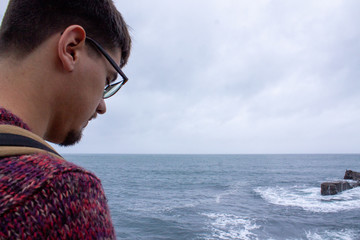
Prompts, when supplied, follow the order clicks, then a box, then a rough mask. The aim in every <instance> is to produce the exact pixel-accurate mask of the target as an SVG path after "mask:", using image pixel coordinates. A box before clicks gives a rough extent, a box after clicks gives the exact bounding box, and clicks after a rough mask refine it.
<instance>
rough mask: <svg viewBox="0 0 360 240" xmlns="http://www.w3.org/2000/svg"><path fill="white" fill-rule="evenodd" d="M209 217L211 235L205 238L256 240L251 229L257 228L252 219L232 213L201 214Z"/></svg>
mask: <svg viewBox="0 0 360 240" xmlns="http://www.w3.org/2000/svg"><path fill="white" fill-rule="evenodd" d="M203 215H204V216H206V217H208V218H209V223H210V229H211V233H212V236H211V237H209V238H206V239H242V240H257V239H258V238H257V237H256V234H254V233H253V232H252V231H253V230H255V229H258V228H259V226H257V225H256V224H255V223H254V221H252V220H250V219H246V218H241V217H239V216H236V215H233V214H220V213H209V214H203Z"/></svg>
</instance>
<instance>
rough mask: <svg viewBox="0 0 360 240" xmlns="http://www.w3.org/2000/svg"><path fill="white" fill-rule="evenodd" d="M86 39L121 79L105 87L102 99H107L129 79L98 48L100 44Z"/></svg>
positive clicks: (102, 50)
mask: <svg viewBox="0 0 360 240" xmlns="http://www.w3.org/2000/svg"><path fill="white" fill-rule="evenodd" d="M86 39H87V40H89V42H91V43H92V44H93V45H94V46H95V47H96V49H98V50H99V51H100V52H101V53H102V55H104V57H105V58H106V59H107V60H108V61H109V63H110V64H111V65H112V66H113V67H114V68H115V70H116V72H118V73H119V74H120V76H121V77H122V79H119V80H114V81H112V82H109V83H107V85H106V86H105V88H104V93H103V98H104V99H106V98H109V97H111V96H113V95H114V94H115V93H117V91H119V90H120V88H121V87H122V86H124V85H125V83H126V82H127V81H128V80H129V79H128V78H127V77H126V75H125V74H124V73H123V71H122V70H121V69H120V67H119V66H118V65H117V64H116V62H115V61H114V60H113V59H112V58H111V57H110V55H109V54H108V53H107V52H106V51H105V49H104V48H102V47H101V46H100V44H99V43H98V42H96V41H95V40H94V39H92V38H89V37H86Z"/></svg>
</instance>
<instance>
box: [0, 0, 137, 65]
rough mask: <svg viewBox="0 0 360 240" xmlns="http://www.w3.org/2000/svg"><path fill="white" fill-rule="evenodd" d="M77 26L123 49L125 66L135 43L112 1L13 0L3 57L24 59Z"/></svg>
mask: <svg viewBox="0 0 360 240" xmlns="http://www.w3.org/2000/svg"><path fill="white" fill-rule="evenodd" d="M73 24H77V25H80V26H82V27H83V28H84V29H85V31H86V34H87V36H89V37H91V38H93V39H96V40H97V41H98V42H99V43H100V44H101V45H102V46H103V47H104V48H106V49H110V50H112V49H114V48H120V49H121V56H122V60H121V66H124V65H125V64H126V62H127V59H128V57H129V54H130V46H131V40H130V36H129V32H128V29H127V25H126V23H125V22H124V20H123V18H122V16H121V14H120V13H119V12H118V11H117V9H116V7H115V6H114V4H113V2H112V0H76V1H69V0H10V2H9V5H8V8H7V11H6V13H5V16H4V18H3V22H2V25H1V28H0V55H1V54H6V55H7V54H12V55H14V54H15V55H16V56H18V57H20V58H22V57H24V56H26V55H27V54H29V53H30V52H31V51H33V50H34V49H35V48H36V47H38V46H39V45H40V44H41V43H42V42H43V41H44V40H45V39H47V38H48V37H49V36H51V35H52V34H54V33H57V32H59V31H63V30H64V29H65V28H66V27H68V26H70V25H73Z"/></svg>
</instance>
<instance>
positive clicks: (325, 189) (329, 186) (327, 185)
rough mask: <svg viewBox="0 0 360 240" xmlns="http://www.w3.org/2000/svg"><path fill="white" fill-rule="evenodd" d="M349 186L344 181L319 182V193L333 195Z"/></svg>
mask: <svg viewBox="0 0 360 240" xmlns="http://www.w3.org/2000/svg"><path fill="white" fill-rule="evenodd" d="M351 188H353V187H352V186H351V185H350V184H349V183H348V182H346V181H338V182H324V183H322V184H321V195H335V194H337V193H339V192H342V191H345V190H348V189H351Z"/></svg>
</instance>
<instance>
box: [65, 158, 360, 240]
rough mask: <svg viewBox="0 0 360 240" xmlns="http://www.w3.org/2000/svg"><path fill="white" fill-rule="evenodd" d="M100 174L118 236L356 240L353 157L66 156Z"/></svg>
mask: <svg viewBox="0 0 360 240" xmlns="http://www.w3.org/2000/svg"><path fill="white" fill-rule="evenodd" d="M65 157H66V158H67V159H68V160H69V161H71V162H74V163H76V164H78V165H80V166H83V167H85V168H86V169H88V170H90V171H93V172H95V174H96V175H97V176H98V177H99V178H100V179H101V181H102V183H103V186H104V189H105V192H106V195H107V198H108V200H109V207H110V210H111V214H112V218H113V223H114V226H115V229H116V233H117V237H118V239H314V240H318V239H360V188H355V189H352V190H348V191H346V192H343V193H341V194H338V195H335V196H321V195H320V184H321V183H322V182H325V181H333V180H340V179H342V178H343V176H344V173H345V170H346V169H351V170H354V171H360V155H66V156H65Z"/></svg>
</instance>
